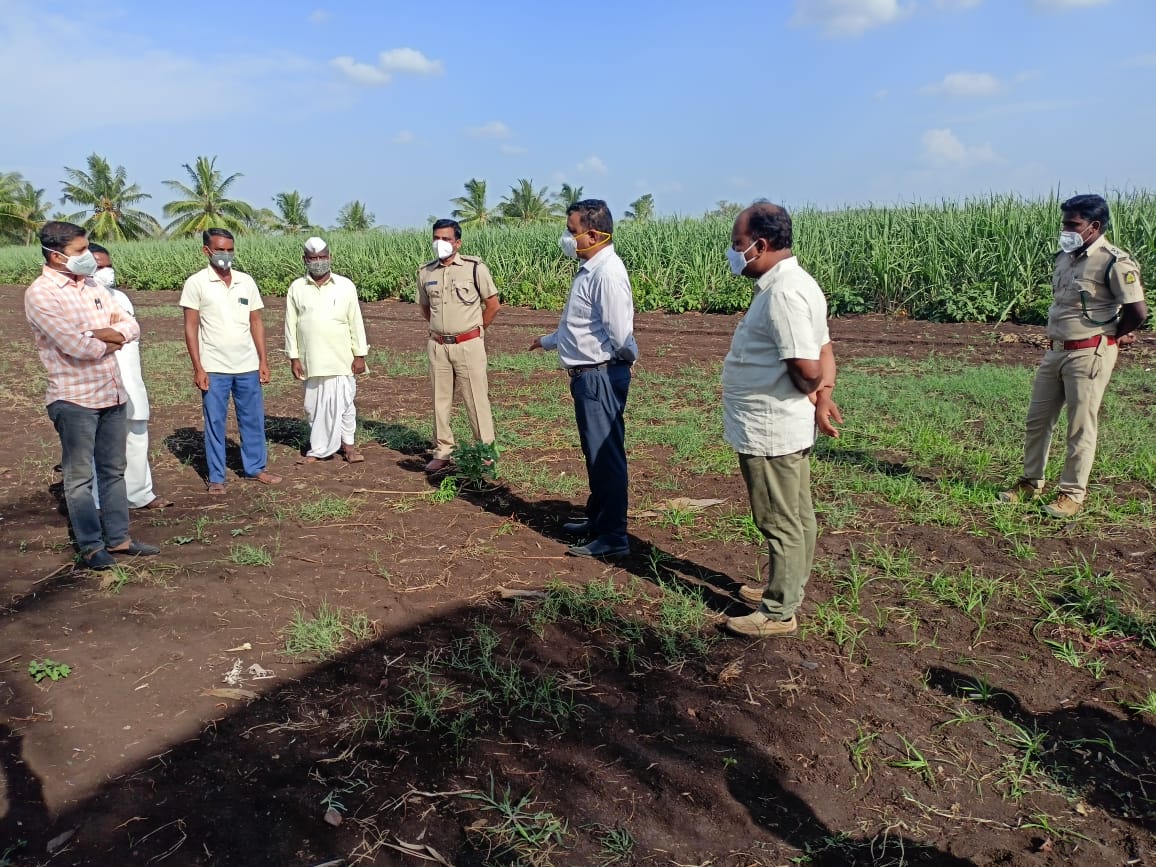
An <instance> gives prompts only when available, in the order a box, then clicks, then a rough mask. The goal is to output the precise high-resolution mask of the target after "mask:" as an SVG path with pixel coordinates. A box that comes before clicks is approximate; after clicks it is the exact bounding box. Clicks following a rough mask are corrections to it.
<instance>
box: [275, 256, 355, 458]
mask: <svg viewBox="0 0 1156 867" xmlns="http://www.w3.org/2000/svg"><path fill="white" fill-rule="evenodd" d="M304 260H305V270H306V271H308V272H309V273H308V275H307V276H305V277H298V278H297V279H296V280H294V281H293V283H292V284H291V285H290V286H289V294H288V297H286V299H285V354H286V355H288V356H289V364H290V367H291V368H292V370H293V376H294V378H296V379H299V380H301V381H303V382H304V383H305V412H306V414H307V415H308V416H309V424H310V432H309V450H308V451H307V452H306V453H305V455H304V457H302V458H301V459H300V460H299V461H298V463H304V464H312V463H316V462H317V461H323V460H325V459H327V458H330V457H332V456H333V455H335V454H336V453H337V452H338V450H340V451H341V454H342V456H343V457H344V458H345V460H346V461H348V462H349V463H351V464H357V463H361V462H362V461H364V460H365V458H364V457H362V455H361V452H359V451H358V450H357V446H356V444H355V443H354V434H355V433H356V430H357V408H356V407H355V406H354V403H353V399H354V397H355V396H356V395H357V380H356V379H355V378H354V377H355V376H357V375H358V374H362V373H365V356H366V354H367V353H368V352H369V345H368V344H367V343H366V342H365V324H364V322H363V321H362V318H361V305H360V304H359V303H358V300H357V287H356V286H355V285H353V281H352V280H350V279H349V278H348V277H342V276H340V275H339V274H334V273H333V271H332V270H331V258H330V255H329V245H328V244H326V243H325V241H324V240H322V239H321V238H310V239H309V240H307V241H306V242H305V256H304Z"/></svg>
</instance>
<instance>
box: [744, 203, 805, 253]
mask: <svg viewBox="0 0 1156 867" xmlns="http://www.w3.org/2000/svg"><path fill="white" fill-rule="evenodd" d="M746 214H747V231H748V232H749V233H750V236H751V240H752V241H756V240H759V239H760V238H761V239H762V240H764V241H766V242H767V243H768V244H769V245H770V247H771V249H772V250H786V249H787V248H788V247H790V246H791V243H792V241H793V240H794V238H793V230H792V228H791V215H790V214H788V213H787V209H786V208H784V207H783V206H782V205H776V204H774V203H772V202H768V201H765V200H762V201H758V202H755V203H754V204H753V205H751V206H750V207H749V208H747V211H746Z"/></svg>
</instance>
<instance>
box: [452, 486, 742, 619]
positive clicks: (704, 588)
mask: <svg viewBox="0 0 1156 867" xmlns="http://www.w3.org/2000/svg"><path fill="white" fill-rule="evenodd" d="M461 496H462V498H463V499H465V500H467V501H469V502H471V503H474V504H475V505H477V506H478V507H480V508H482V509H484V510H485V511H487V512H489V513H490V514H492V515H497V516H499V517H502V518H512V519H513V520H515V521H517V522H518V523H520V524H524V525H525V526H527V527H529V528H530V529H531V530H534V531H535V532H537V533H539V534H541V535H542V536H545V537H546V538H547V539H552V540H554V541H556V542H561V543H563V544H566V545H574V544H579V543H581V542H582V541H583V540H582V539H578V538H576V537H574V536H570V535H568V534H566V533H565V532H563V530H562V524H564V523H565V522H567V521H573V520H576V519H577V518H579V517H580V516H581V514H582V508H581V507H580V506H575V505H574V504H573V503H571V502H570V501H568V500H542V501H539V502H530V501H529V500H526V499H524V498H522V497H520V496H518V494H516V493H514V492H513V491H512V490H510V489H509V488H507V487H502V488H499V489H497V490H495V491H489V492H481V493H478V492H471V491H469V490H468V489H467V490H464V491H462V493H461ZM629 538H630V548H631V553H630V554H629V555H628V556H626V557H620V558H615V559H614V560H612V561H607V562H610V563H613V565H615V566H618V567H619V568H621V569H623V570H625V571H626V572H629V573H630V574H632V575H635V576H636V577H638V578H641V579H642V580H644V581H647V582H649V583H651V584H658V585H662V584H664V583H674V584H676V585H678V586H679V587H681V588H682V589H684V590H690V591H691V592H693V593H698V594H700V595H701V597H702V599H703V601H704V602H705V603H706V605H707V607H709V608H710V609H711V610H712V611H715V612H718V613H721V614H728V615H735V614H748V613H749V612H750V608H749V607H747V606H745V605H743V603H741V602H738V601H737V600H736V599H735V597H734V595H733V594H734V593H736V592H737V591H738V588H739V587H740V586H741V585H740V583H739V582H737V581H735V580H734V579H733V578H731V577H730V576H729V575H725V574H723V573H722V572H716V571H714V570H713V569H708V568H707V567H705V566H702V565H701V564H698V563H695V562H694V561H692V560H687V559H685V558H683V557H676V556H675V555H673V554H670V553H669V552H667V551H663V550H662V549H661V548H659V547H658V546H656V545H653V544H651V543H650V542H646V541H644V540H642V539H639V538H638V537H637V536H634V535H630V537H629Z"/></svg>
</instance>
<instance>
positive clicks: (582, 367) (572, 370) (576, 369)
mask: <svg viewBox="0 0 1156 867" xmlns="http://www.w3.org/2000/svg"><path fill="white" fill-rule="evenodd" d="M624 365H625V366H626V367H629V366H630V362H629V361H603V362H601V363H600V364H576V365H574V366H573V367H567V368H566V372H567V373H568V374H570V378H571V379H573V378H574V377H576V376H581V375H582V374H584V373H589V372H590V371H592V370H605V369H606V368H608V367H622V366H624Z"/></svg>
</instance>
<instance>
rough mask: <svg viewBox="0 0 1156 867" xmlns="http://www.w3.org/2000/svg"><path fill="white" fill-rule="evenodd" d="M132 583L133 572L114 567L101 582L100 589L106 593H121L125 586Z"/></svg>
mask: <svg viewBox="0 0 1156 867" xmlns="http://www.w3.org/2000/svg"><path fill="white" fill-rule="evenodd" d="M130 581H132V571H131V570H129V569H127V568H125V567H124V566H119V565H117V566H113V567H112V568H111V569H109V570H108V571H107V572H105V573H104V576H103V577H102V578H101V580H100V589H101V590H103V591H105V592H106V593H113V594H116V593H119V592H120V591H121V590H123V589H124V586H125V585H126V584H128V583H129V582H130Z"/></svg>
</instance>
